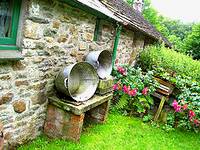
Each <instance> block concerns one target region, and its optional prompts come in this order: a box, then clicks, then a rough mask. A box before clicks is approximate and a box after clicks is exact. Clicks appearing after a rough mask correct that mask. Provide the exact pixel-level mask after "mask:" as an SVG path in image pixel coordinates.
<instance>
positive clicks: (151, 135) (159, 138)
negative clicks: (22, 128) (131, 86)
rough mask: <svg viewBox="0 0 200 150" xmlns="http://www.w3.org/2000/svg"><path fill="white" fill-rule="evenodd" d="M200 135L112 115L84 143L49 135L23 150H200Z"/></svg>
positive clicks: (87, 132)
mask: <svg viewBox="0 0 200 150" xmlns="http://www.w3.org/2000/svg"><path fill="white" fill-rule="evenodd" d="M199 145H200V134H195V133H192V132H186V131H179V130H175V131H170V132H166V131H164V130H162V129H160V128H156V127H153V126H151V125H149V124H145V123H143V122H142V121H141V120H140V119H138V118H133V117H126V116H122V115H120V114H116V113H113V114H110V115H109V116H108V120H107V122H106V123H105V124H103V125H92V126H90V127H87V128H86V129H84V131H83V133H82V136H81V139H80V143H73V142H69V141H64V140H49V139H48V138H47V137H45V136H41V137H39V138H37V139H36V140H35V141H33V142H31V143H29V144H27V145H24V146H21V147H20V148H18V149H19V150H190V149H191V150H199Z"/></svg>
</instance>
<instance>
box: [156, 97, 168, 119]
mask: <svg viewBox="0 0 200 150" xmlns="http://www.w3.org/2000/svg"><path fill="white" fill-rule="evenodd" d="M165 101H166V97H164V96H163V97H162V99H161V101H160V105H159V107H158V110H157V112H156V114H155V116H154V121H157V120H158V117H159V116H160V113H161V111H162V108H163V106H164V103H165Z"/></svg>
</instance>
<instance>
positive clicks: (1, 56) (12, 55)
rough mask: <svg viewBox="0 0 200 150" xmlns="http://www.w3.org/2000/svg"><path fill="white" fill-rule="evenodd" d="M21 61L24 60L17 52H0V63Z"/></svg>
mask: <svg viewBox="0 0 200 150" xmlns="http://www.w3.org/2000/svg"><path fill="white" fill-rule="evenodd" d="M22 59H24V58H23V56H22V53H21V52H20V51H18V50H0V61H2V60H3V61H4V60H22Z"/></svg>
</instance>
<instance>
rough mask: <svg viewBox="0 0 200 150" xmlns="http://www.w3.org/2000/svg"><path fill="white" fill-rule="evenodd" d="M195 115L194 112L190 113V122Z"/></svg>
mask: <svg viewBox="0 0 200 150" xmlns="http://www.w3.org/2000/svg"><path fill="white" fill-rule="evenodd" d="M195 115H196V114H195V112H194V111H192V110H190V111H189V117H190V120H192V118H193V117H194V116H195Z"/></svg>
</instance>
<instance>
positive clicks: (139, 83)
mask: <svg viewBox="0 0 200 150" xmlns="http://www.w3.org/2000/svg"><path fill="white" fill-rule="evenodd" d="M113 75H114V77H115V84H114V85H113V89H114V96H115V99H116V105H115V107H116V108H117V109H120V110H126V111H127V112H129V113H131V112H133V111H134V112H138V113H145V112H146V111H147V110H148V109H150V106H151V105H152V104H153V99H152V98H151V97H150V94H152V93H153V92H154V91H155V87H156V86H158V84H157V83H156V81H154V80H153V76H152V75H153V72H151V71H149V72H147V73H146V74H143V73H142V70H141V69H140V68H137V69H135V68H131V67H128V66H123V67H122V66H119V67H117V69H115V70H114V71H113Z"/></svg>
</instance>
